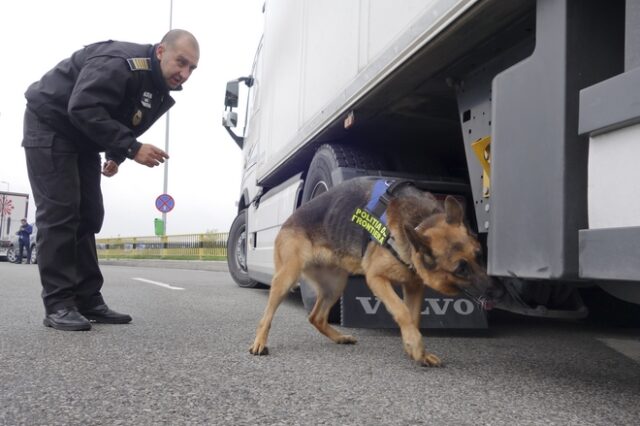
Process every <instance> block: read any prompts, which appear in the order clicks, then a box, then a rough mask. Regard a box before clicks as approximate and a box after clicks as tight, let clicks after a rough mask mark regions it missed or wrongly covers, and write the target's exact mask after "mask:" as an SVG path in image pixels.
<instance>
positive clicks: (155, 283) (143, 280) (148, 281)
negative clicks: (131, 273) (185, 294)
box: [132, 278, 184, 290]
mask: <svg viewBox="0 0 640 426" xmlns="http://www.w3.org/2000/svg"><path fill="white" fill-rule="evenodd" d="M132 279H134V280H136V281H142V282H143V283H149V284H153V285H157V286H158V287H164V288H168V289H169V290H184V288H182V287H174V286H172V285H169V284H165V283H160V282H158V281H151V280H148V279H146V278H132Z"/></svg>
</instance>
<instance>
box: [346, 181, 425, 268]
mask: <svg viewBox="0 0 640 426" xmlns="http://www.w3.org/2000/svg"><path fill="white" fill-rule="evenodd" d="M406 185H412V183H411V182H410V181H408V180H386V179H378V180H377V181H376V182H375V183H374V184H373V187H372V189H371V197H370V198H369V202H368V203H367V205H366V207H365V208H364V209H361V208H357V209H356V211H355V212H354V214H353V216H352V218H351V220H352V221H353V222H355V223H356V224H358V225H360V226H361V227H362V228H364V229H365V231H367V233H366V234H365V238H364V239H363V242H362V253H363V254H364V252H365V250H366V249H367V245H368V244H369V241H370V240H373V241H375V242H376V243H378V244H380V245H381V246H382V247H384V248H385V249H387V250H388V251H389V252H390V253H391V254H392V255H393V256H394V257H395V258H396V259H398V261H400V263H402V264H403V265H405V266H406V267H407V268H408V269H409V270H410V271H415V267H414V266H413V265H412V264H411V263H410V262H407V261H405V260H404V259H403V258H402V257H401V256H400V253H399V252H398V249H397V243H396V240H395V238H393V236H391V235H390V233H389V231H388V229H387V207H388V206H389V203H390V202H391V200H392V199H393V198H395V196H396V195H395V193H396V191H397V190H398V189H399V188H401V187H403V186H406Z"/></svg>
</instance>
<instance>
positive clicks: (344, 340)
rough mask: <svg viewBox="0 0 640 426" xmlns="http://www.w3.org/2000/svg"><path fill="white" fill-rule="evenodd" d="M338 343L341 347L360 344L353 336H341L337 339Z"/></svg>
mask: <svg viewBox="0 0 640 426" xmlns="http://www.w3.org/2000/svg"><path fill="white" fill-rule="evenodd" d="M336 343H337V344H339V345H353V344H356V343H358V339H356V338H355V337H353V336H340V337H338V339H336Z"/></svg>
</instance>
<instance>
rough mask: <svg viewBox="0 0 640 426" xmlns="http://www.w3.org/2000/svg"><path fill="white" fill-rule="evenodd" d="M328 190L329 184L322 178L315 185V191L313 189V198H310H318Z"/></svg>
mask: <svg viewBox="0 0 640 426" xmlns="http://www.w3.org/2000/svg"><path fill="white" fill-rule="evenodd" d="M328 190H329V186H328V185H327V183H326V182H325V181H323V180H321V181H319V182H318V183H316V184H315V186H314V187H313V191H311V198H309V199H310V200H312V199H314V198H316V197H317V196H318V195H320V194H324V193H325V192H327V191H328Z"/></svg>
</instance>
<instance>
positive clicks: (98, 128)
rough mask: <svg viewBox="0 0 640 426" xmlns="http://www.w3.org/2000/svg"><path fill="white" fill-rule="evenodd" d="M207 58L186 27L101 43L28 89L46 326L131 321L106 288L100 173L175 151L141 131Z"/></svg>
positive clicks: (27, 144) (27, 134)
mask: <svg viewBox="0 0 640 426" xmlns="http://www.w3.org/2000/svg"><path fill="white" fill-rule="evenodd" d="M199 57H200V51H199V47H198V42H197V40H196V39H195V37H194V36H193V35H192V34H191V33H189V32H187V31H184V30H172V31H169V32H168V33H167V34H166V35H165V36H164V37H163V39H162V40H161V42H160V43H158V44H156V45H141V44H133V43H126V42H116V41H107V42H102V43H96V44H92V45H89V46H86V47H85V48H84V49H81V50H79V51H77V52H75V53H74V54H73V55H72V56H71V57H70V58H68V59H65V60H63V61H62V62H60V63H59V64H58V65H56V66H55V67H54V68H53V69H52V70H51V71H49V72H48V73H47V74H45V75H44V76H43V77H42V79H40V81H38V82H36V83H33V84H32V85H31V86H30V87H29V88H28V89H27V92H26V93H25V97H26V98H27V109H26V112H25V119H24V139H23V142H22V146H23V147H24V149H25V153H26V158H27V170H28V173H29V180H30V182H31V189H32V191H33V196H34V200H35V204H36V225H37V226H38V236H37V247H38V268H39V271H40V280H41V282H42V299H43V302H44V306H45V319H44V325H45V326H48V327H53V328H56V329H59V330H89V329H90V328H91V324H90V322H89V321H90V320H92V321H96V322H102V323H111V324H125V323H129V322H130V321H131V317H130V316H129V315H126V314H121V313H118V312H115V311H113V310H111V309H110V308H109V307H108V306H107V305H106V303H105V301H104V299H103V298H102V294H101V292H100V290H101V288H102V284H103V278H102V273H101V272H100V267H99V265H98V258H97V253H96V243H95V234H96V233H98V232H99V231H100V228H101V227H102V220H103V217H104V207H103V203H102V193H101V190H100V175H101V173H102V174H103V175H105V176H107V177H111V176H113V175H115V174H116V173H117V172H118V166H119V164H120V163H122V162H123V161H124V160H125V158H129V159H132V160H134V161H136V162H137V163H139V164H143V165H146V166H148V167H154V166H158V165H160V163H164V161H165V159H167V158H169V157H168V155H167V154H166V153H165V152H164V151H163V150H161V149H159V148H157V147H155V146H153V145H150V144H142V143H140V142H138V141H137V140H136V138H137V137H138V136H140V135H141V134H142V133H144V132H145V131H146V130H147V129H148V128H149V127H150V126H151V125H152V124H153V123H154V122H155V121H156V120H157V119H158V118H160V116H161V115H162V114H164V113H165V112H166V111H167V110H169V108H171V107H172V106H173V104H174V100H173V99H172V98H171V96H170V95H169V91H170V90H180V89H181V88H182V84H183V83H184V82H185V81H187V79H188V78H189V76H190V75H191V73H192V72H193V70H194V69H195V68H196V67H197V65H198V60H199ZM100 152H105V162H104V165H102V167H101V164H100V163H101V157H100Z"/></svg>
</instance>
